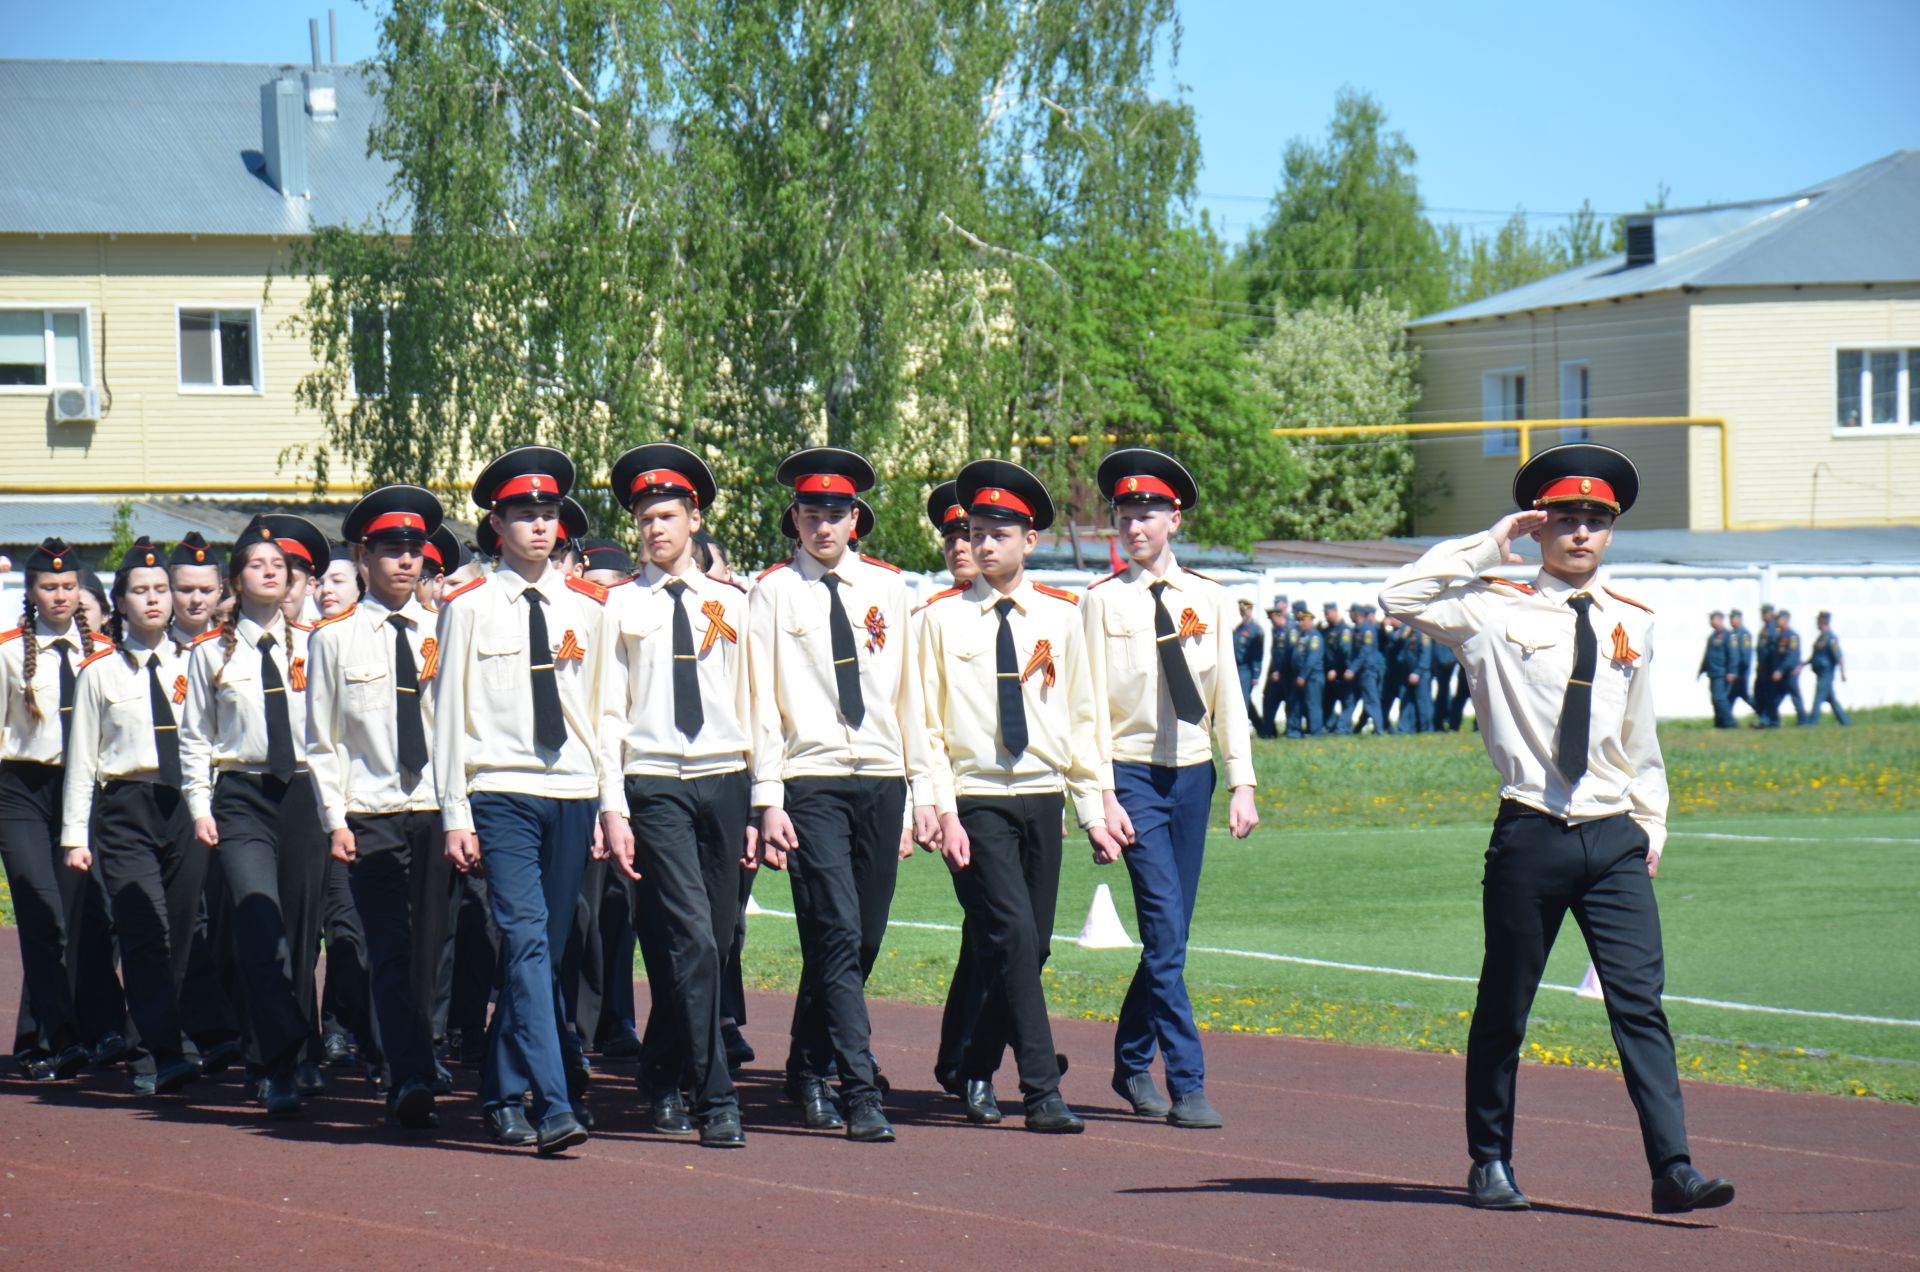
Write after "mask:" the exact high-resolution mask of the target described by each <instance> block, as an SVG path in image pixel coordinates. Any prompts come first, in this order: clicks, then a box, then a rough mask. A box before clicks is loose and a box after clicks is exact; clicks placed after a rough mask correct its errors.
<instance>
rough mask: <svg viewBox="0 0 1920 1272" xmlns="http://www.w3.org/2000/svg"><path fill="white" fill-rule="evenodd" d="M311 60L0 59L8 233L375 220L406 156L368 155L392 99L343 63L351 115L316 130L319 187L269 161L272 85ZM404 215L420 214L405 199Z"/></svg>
mask: <svg viewBox="0 0 1920 1272" xmlns="http://www.w3.org/2000/svg"><path fill="white" fill-rule="evenodd" d="M302 69H303V68H300V67H293V66H274V65H266V64H251V63H215V62H77V61H30V60H19V59H0V172H5V173H6V178H5V180H0V233H27V234H207V235H226V234H233V235H277V234H278V235H301V234H307V233H309V232H311V231H312V230H313V229H314V228H316V227H318V226H322V225H351V226H361V225H368V224H371V223H373V222H374V221H375V220H376V219H378V216H379V213H380V211H381V209H382V207H383V205H386V204H387V203H388V202H389V198H390V189H389V183H390V179H391V176H392V173H393V167H392V165H391V164H389V163H387V162H386V161H385V160H382V159H376V158H371V157H369V156H368V154H367V133H368V129H369V128H370V127H371V126H372V124H373V123H374V121H375V120H376V119H377V118H378V115H379V111H380V105H379V99H378V98H377V97H376V96H375V95H374V93H373V92H372V91H371V87H370V85H369V84H368V82H367V77H366V75H365V73H364V72H363V71H361V70H359V69H357V68H355V67H351V66H331V67H325V68H323V69H324V70H325V71H326V72H327V73H328V74H330V75H332V77H333V80H334V86H335V90H336V95H337V97H338V101H339V112H340V113H339V118H337V119H333V120H328V121H316V120H314V119H312V118H310V117H307V116H305V115H304V114H303V115H302V122H303V123H304V124H305V126H306V129H307V139H308V148H307V167H308V174H309V184H310V188H311V190H312V197H311V198H309V199H300V198H283V197H282V196H281V195H280V193H279V192H278V191H276V190H275V189H274V188H273V187H272V186H271V185H269V184H268V183H267V180H266V178H265V176H263V175H262V172H261V158H260V153H261V120H260V87H261V85H263V84H265V83H267V82H268V81H270V80H273V79H277V78H287V77H295V78H297V77H298V76H299V74H300V72H301V70H302ZM395 215H396V217H397V221H396V223H397V224H400V225H403V226H404V224H405V221H406V211H405V206H404V204H403V203H402V204H396V205H395Z"/></svg>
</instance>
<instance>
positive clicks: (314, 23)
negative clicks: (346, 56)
mask: <svg viewBox="0 0 1920 1272" xmlns="http://www.w3.org/2000/svg"><path fill="white" fill-rule="evenodd" d="M307 37H308V39H309V40H310V41H311V42H312V44H313V69H312V70H310V71H305V72H303V73H302V74H301V76H300V78H301V80H302V81H304V82H305V84H306V89H307V93H306V97H307V113H308V114H309V115H312V116H313V117H314V118H315V119H319V120H326V119H338V118H340V95H339V94H338V93H337V92H335V91H334V87H333V76H332V75H330V74H328V73H327V72H325V71H323V70H321V69H320V19H318V18H308V19H307Z"/></svg>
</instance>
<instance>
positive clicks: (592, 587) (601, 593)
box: [567, 576, 607, 605]
mask: <svg viewBox="0 0 1920 1272" xmlns="http://www.w3.org/2000/svg"><path fill="white" fill-rule="evenodd" d="M567 586H568V587H570V588H572V589H573V590H574V591H576V592H578V593H580V595H582V596H591V597H592V598H593V599H594V600H596V601H598V602H600V603H601V604H602V605H605V604H606V603H607V589H606V588H604V587H602V586H600V585H599V584H598V583H594V582H592V581H590V580H588V579H576V578H573V577H571V576H569V577H568V579H567Z"/></svg>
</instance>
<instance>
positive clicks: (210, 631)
mask: <svg viewBox="0 0 1920 1272" xmlns="http://www.w3.org/2000/svg"><path fill="white" fill-rule="evenodd" d="M225 630H226V628H224V627H209V628H207V630H206V631H204V632H201V633H200V634H199V635H198V636H195V637H194V638H193V639H192V640H190V641H188V642H187V648H188V649H192V648H193V647H194V646H195V645H204V644H206V643H207V642H208V641H210V640H212V639H213V638H214V637H215V636H218V635H219V634H220V633H221V632H223V631H225Z"/></svg>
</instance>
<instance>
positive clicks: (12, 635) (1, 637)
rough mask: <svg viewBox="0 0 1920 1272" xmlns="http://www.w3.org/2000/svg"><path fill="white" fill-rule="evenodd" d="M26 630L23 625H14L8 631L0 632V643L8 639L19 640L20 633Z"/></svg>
mask: <svg viewBox="0 0 1920 1272" xmlns="http://www.w3.org/2000/svg"><path fill="white" fill-rule="evenodd" d="M26 630H27V629H26V628H24V627H16V628H14V629H13V630H12V631H10V632H0V645H4V644H6V643H7V642H8V641H10V640H19V639H20V634H21V633H22V632H24V631H26Z"/></svg>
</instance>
